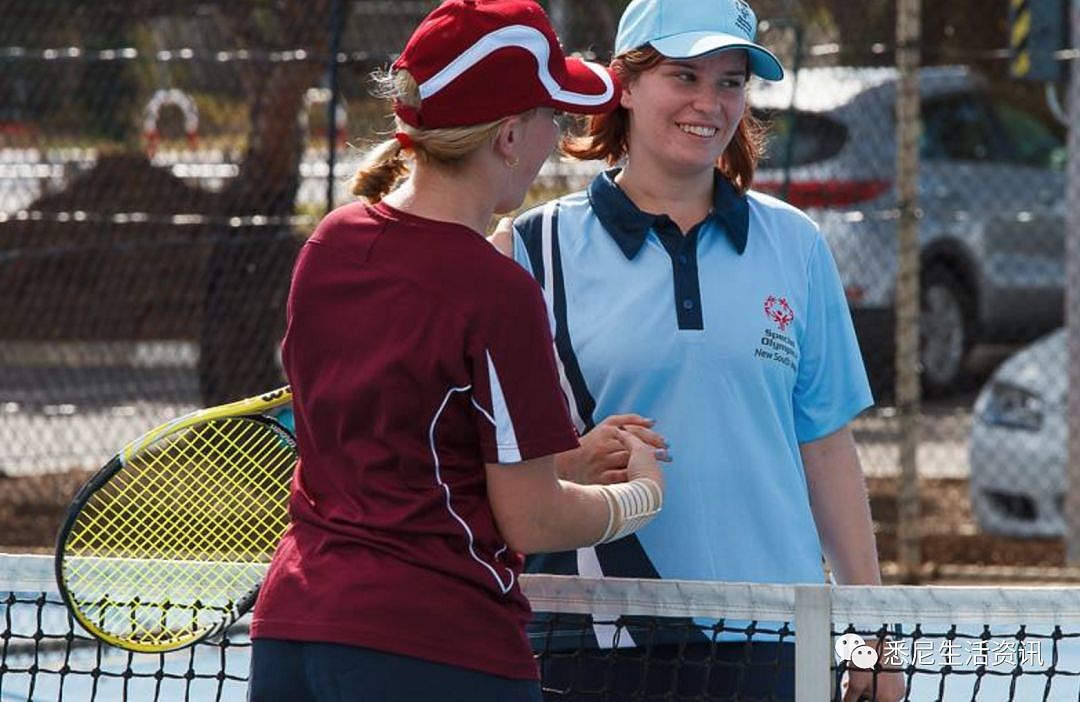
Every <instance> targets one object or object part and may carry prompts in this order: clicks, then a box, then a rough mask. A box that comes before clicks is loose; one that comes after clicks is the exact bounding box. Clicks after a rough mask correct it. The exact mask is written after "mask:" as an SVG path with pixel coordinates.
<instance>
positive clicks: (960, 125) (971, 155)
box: [920, 95, 1002, 161]
mask: <svg viewBox="0 0 1080 702" xmlns="http://www.w3.org/2000/svg"><path fill="white" fill-rule="evenodd" d="M922 118H923V130H922V140H921V143H920V150H921V155H922V158H924V159H926V160H928V161H940V160H951V161H997V160H1001V156H1002V148H1001V144H1000V142H999V140H998V139H997V137H996V133H995V129H994V122H993V119H992V117H991V115H990V112H989V110H988V109H987V107H986V105H985V103H983V102H982V101H981V100H979V99H978V98H976V97H975V96H973V95H960V96H952V97H950V98H947V99H942V100H928V101H927V102H925V103H924V104H923V109H922Z"/></svg>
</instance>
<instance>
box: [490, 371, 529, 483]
mask: <svg viewBox="0 0 1080 702" xmlns="http://www.w3.org/2000/svg"><path fill="white" fill-rule="evenodd" d="M487 362H488V379H489V380H490V382H491V413H492V414H493V415H494V418H495V445H496V446H497V447H498V449H499V463H518V462H520V461H521V451H519V450H518V442H517V433H516V432H515V431H514V420H513V419H512V418H511V417H510V410H509V409H508V408H507V406H506V397H505V396H504V395H503V391H502V384H501V383H500V382H499V373H498V371H496V370H495V361H494V360H492V358H491V352H490V351H488V352H487Z"/></svg>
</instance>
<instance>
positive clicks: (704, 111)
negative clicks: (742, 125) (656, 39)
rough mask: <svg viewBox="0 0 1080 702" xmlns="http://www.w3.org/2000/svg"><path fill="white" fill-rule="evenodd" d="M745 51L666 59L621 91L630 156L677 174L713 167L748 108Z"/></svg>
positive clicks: (633, 159) (692, 172) (631, 159)
mask: <svg viewBox="0 0 1080 702" xmlns="http://www.w3.org/2000/svg"><path fill="white" fill-rule="evenodd" d="M746 61H747V56H746V52H745V51H742V50H731V51H720V52H717V53H714V54H710V55H708V56H703V57H699V58H694V59H664V60H663V61H662V62H661V63H660V64H659V65H658V66H656V67H655V68H651V69H649V70H647V71H645V72H644V73H642V74H641V75H640V76H638V77H637V79H636V80H634V81H633V82H632V83H631V84H630V85H628V86H626V88H625V89H624V91H623V96H622V105H623V107H625V108H626V109H627V110H629V111H630V130H629V139H628V141H629V155H630V161H631V162H632V163H633V162H641V161H646V160H647V161H650V162H652V164H653V165H655V166H656V167H658V168H659V169H661V170H664V171H667V172H670V173H672V174H678V175H693V174H697V173H699V172H702V171H710V172H711V171H712V169H713V167H714V166H715V165H716V163H717V161H718V160H719V158H720V156H721V155H722V154H723V153H724V149H726V148H727V145H728V143H729V142H730V141H731V138H732V136H733V135H734V134H735V130H736V128H737V127H738V125H739V120H740V119H742V116H743V112H744V111H745V109H746V81H747V70H746V67H747V66H746Z"/></svg>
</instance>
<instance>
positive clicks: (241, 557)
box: [56, 387, 296, 653]
mask: <svg viewBox="0 0 1080 702" xmlns="http://www.w3.org/2000/svg"><path fill="white" fill-rule="evenodd" d="M291 401H292V393H291V392H290V390H289V388H288V387H284V388H279V389H277V390H274V391H272V392H268V393H266V394H264V395H260V396H258V397H252V398H248V399H246V400H240V401H238V402H233V403H230V404H227V405H221V406H219V407H213V408H210V409H204V410H199V411H196V412H193V413H191V414H188V415H185V416H183V417H180V418H179V419H175V420H173V421H171V422H168V423H166V424H163V425H161V426H159V427H157V428H155V429H152V430H150V431H149V432H147V433H146V434H144V435H142V436H140V437H139V438H138V439H136V440H135V441H132V442H131V443H130V444H128V445H127V446H125V447H124V448H123V450H121V451H120V453H118V454H117V455H116V456H114V457H113V458H112V460H110V461H109V462H108V463H107V464H106V465H105V466H104V467H103V468H101V469H100V470H99V471H98V472H97V473H95V474H94V475H93V476H92V477H91V478H90V480H89V481H87V483H86V485H84V486H83V487H82V488H81V489H80V490H79V492H78V494H77V495H76V496H75V498H74V500H73V501H72V503H71V506H70V507H69V508H68V512H67V516H66V517H65V519H64V522H63V525H62V526H61V527H60V533H59V535H58V537H57V543H56V581H57V584H58V585H59V587H60V594H61V595H62V596H63V598H64V601H65V603H66V604H67V606H68V608H69V609H70V610H71V613H72V614H73V615H74V616H75V618H76V619H77V620H78V622H79V623H80V624H81V625H82V626H83V628H85V629H86V630H87V631H88V632H90V633H91V634H93V635H94V636H96V637H97V638H99V639H101V640H102V641H104V642H106V643H108V644H111V645H113V646H118V647H120V648H123V649H127V650H129V651H141V652H149V653H159V652H164V651H172V650H175V649H178V648H183V647H185V646H190V645H192V644H194V643H196V642H198V641H201V640H203V639H206V638H208V637H211V636H214V635H215V634H217V633H219V632H222V631H224V630H225V628H226V627H228V626H229V625H230V624H232V623H233V622H234V621H236V620H237V619H238V618H239V617H240V616H242V615H243V614H244V613H245V612H247V611H248V610H249V609H250V608H251V606H252V605H253V604H254V603H255V597H256V595H257V594H258V591H259V585H260V583H261V582H262V578H263V575H264V574H265V573H266V568H267V564H268V563H269V562H270V558H271V556H272V555H273V553H274V548H275V547H276V546H277V543H278V541H279V540H280V539H281V536H282V534H283V533H284V531H285V527H286V526H287V525H288V520H289V517H288V498H289V483H290V480H291V477H292V473H293V469H294V467H295V464H296V442H295V440H294V438H293V435H292V434H291V433H290V432H289V431H288V430H287V429H286V428H285V427H283V426H282V425H281V424H279V423H278V422H277V421H276V420H274V419H273V418H271V417H270V416H267V413H268V412H270V411H271V410H273V409H274V408H277V407H281V406H282V405H285V404H288V403H289V402H291Z"/></svg>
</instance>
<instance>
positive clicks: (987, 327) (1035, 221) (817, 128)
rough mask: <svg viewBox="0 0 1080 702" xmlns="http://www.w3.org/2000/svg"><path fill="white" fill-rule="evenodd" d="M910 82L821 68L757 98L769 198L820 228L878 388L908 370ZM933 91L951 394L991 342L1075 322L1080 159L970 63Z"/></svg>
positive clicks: (931, 329) (927, 254)
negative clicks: (900, 106)
mask: <svg viewBox="0 0 1080 702" xmlns="http://www.w3.org/2000/svg"><path fill="white" fill-rule="evenodd" d="M897 80H898V73H897V71H896V70H895V69H892V68H813V69H804V70H801V71H799V72H798V76H797V78H796V77H795V76H789V77H787V78H786V79H785V80H784V81H782V82H779V83H775V84H762V85H758V86H755V88H754V90H753V91H752V92H751V103H752V105H753V106H754V109H755V110H756V112H757V113H758V115H759V116H760V117H762V118H763V119H764V120H765V121H766V122H767V123H769V124H770V126H771V133H772V136H771V141H770V145H769V149H768V152H767V154H766V157H765V159H764V161H763V162H762V163H761V168H760V170H759V172H758V176H757V179H756V180H755V183H754V187H755V188H757V189H759V190H764V191H767V192H769V191H771V192H773V193H776V194H778V195H780V196H781V197H785V198H786V199H787V200H788V201H790V202H791V203H792V204H794V205H796V206H799V207H801V208H803V209H805V210H807V211H808V212H809V214H810V215H811V216H812V217H813V218H814V219H815V220H816V221H817V222H818V224H819V225H820V226H821V229H822V232H823V233H824V236H825V238H826V240H827V241H828V242H829V245H830V246H831V248H832V252H833V255H834V257H835V258H836V263H837V265H838V267H839V269H840V275H841V278H842V280H843V284H844V286H845V290H846V292H847V297H848V301H849V304H850V306H851V309H852V314H853V317H854V320H855V325H856V329H857V331H858V334H859V340H860V344H861V345H862V348H863V356H864V359H865V361H866V363H867V368H868V370H869V371H870V375H871V380H872V382H873V385H874V387H875V390H876V391H878V392H881V391H882V390H885V391H888V389H891V386H892V382H893V380H892V379H893V366H894V362H895V361H894V343H893V339H894V338H895V332H894V321H893V320H894V314H893V305H894V302H893V300H894V295H895V291H896V273H897V221H898V214H897V213H898V209H897V191H896V188H895V186H894V180H895V162H896V161H895V154H896V139H895V129H896V127H895V125H896V120H895V116H894V115H895V101H896V90H897ZM919 88H920V94H921V100H922V121H923V129H922V138H921V143H920V150H921V159H922V160H921V166H920V174H919V208H920V210H921V213H922V214H921V219H920V255H921V263H922V279H921V284H922V285H921V286H922V293H921V310H922V324H921V334H920V336H921V364H922V379H923V387H924V390H925V391H926V392H927V393H928V394H941V393H944V392H947V391H949V390H951V389H953V388H954V387H955V385H956V383H957V381H958V380H959V379H961V377H962V371H963V368H964V360H965V357H966V355H967V354H968V352H969V351H970V350H971V348H972V347H973V346H974V345H975V343H976V342H982V341H993V342H1023V341H1029V340H1031V339H1034V338H1037V337H1038V336H1040V335H1042V334H1044V333H1046V332H1047V331H1049V330H1050V329H1052V328H1054V327H1056V326H1059V325H1060V324H1061V323H1062V318H1063V306H1062V291H1063V284H1064V270H1063V260H1064V258H1063V253H1064V231H1065V221H1064V220H1065V206H1064V198H1065V174H1064V163H1065V154H1066V151H1065V147H1064V144H1063V141H1062V139H1061V138H1060V136H1059V135H1058V134H1057V133H1056V132H1055V131H1054V129H1053V128H1051V127H1050V126H1049V125H1048V124H1047V123H1046V122H1044V121H1043V120H1042V119H1041V118H1040V117H1037V116H1036V115H1035V114H1034V113H1032V112H1030V111H1028V110H1026V109H1023V108H1021V107H1018V106H1016V105H1014V104H1010V103H1008V102H1005V101H1003V100H1002V99H1000V98H997V97H995V96H994V95H993V94H992V93H991V92H990V91H989V89H988V85H987V83H986V81H985V80H983V79H982V78H981V77H980V76H979V75H977V74H975V73H973V72H972V71H970V70H969V69H967V68H965V67H938V68H924V69H922V70H921V71H920V74H919Z"/></svg>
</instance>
